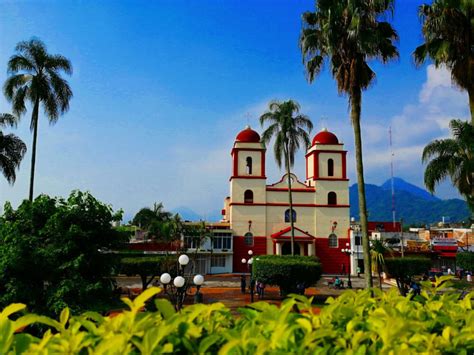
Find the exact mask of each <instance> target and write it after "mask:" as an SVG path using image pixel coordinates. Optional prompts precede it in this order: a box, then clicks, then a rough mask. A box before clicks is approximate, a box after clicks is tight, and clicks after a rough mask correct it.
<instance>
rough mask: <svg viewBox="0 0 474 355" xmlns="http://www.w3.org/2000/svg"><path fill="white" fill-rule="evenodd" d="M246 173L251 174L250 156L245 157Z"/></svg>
mask: <svg viewBox="0 0 474 355" xmlns="http://www.w3.org/2000/svg"><path fill="white" fill-rule="evenodd" d="M246 160H247V165H246V166H247V174H249V175H252V158H251V157H247V159H246Z"/></svg>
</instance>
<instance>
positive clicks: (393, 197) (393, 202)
mask: <svg viewBox="0 0 474 355" xmlns="http://www.w3.org/2000/svg"><path fill="white" fill-rule="evenodd" d="M388 135H389V137H390V177H391V183H392V222H393V228H395V223H396V213H395V188H394V184H393V157H394V156H395V153H394V152H393V145H392V126H390V127H389V128H388Z"/></svg>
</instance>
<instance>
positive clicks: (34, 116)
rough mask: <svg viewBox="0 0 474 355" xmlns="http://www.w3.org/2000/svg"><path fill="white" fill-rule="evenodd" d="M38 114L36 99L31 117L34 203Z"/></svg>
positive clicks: (31, 190) (31, 198) (31, 185)
mask: <svg viewBox="0 0 474 355" xmlns="http://www.w3.org/2000/svg"><path fill="white" fill-rule="evenodd" d="M38 113H39V98H36V100H35V105H34V107H33V113H32V115H31V125H32V127H33V151H32V152H31V174H30V194H29V200H30V202H32V201H33V187H34V184H35V164H36V142H37V139H38Z"/></svg>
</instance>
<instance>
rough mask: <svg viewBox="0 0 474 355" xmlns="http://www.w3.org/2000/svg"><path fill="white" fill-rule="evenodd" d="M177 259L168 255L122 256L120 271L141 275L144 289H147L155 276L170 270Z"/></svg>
mask: <svg viewBox="0 0 474 355" xmlns="http://www.w3.org/2000/svg"><path fill="white" fill-rule="evenodd" d="M174 262H175V259H173V258H170V257H167V256H134V257H126V258H122V259H121V261H120V272H121V273H122V274H126V275H139V276H140V279H141V280H142V289H143V290H145V289H146V288H147V287H148V285H149V284H150V283H151V282H152V281H153V280H154V278H155V277H157V276H159V275H161V274H162V273H163V272H166V271H169V268H170V266H171V264H173V263H174Z"/></svg>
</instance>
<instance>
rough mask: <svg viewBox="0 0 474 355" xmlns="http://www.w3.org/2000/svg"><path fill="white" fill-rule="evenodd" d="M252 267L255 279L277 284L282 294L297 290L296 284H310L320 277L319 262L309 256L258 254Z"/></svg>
mask: <svg viewBox="0 0 474 355" xmlns="http://www.w3.org/2000/svg"><path fill="white" fill-rule="evenodd" d="M252 267H253V272H254V277H255V279H256V280H258V281H261V282H263V283H265V284H268V285H275V286H279V287H280V290H281V291H282V293H283V294H288V293H290V292H297V285H298V284H302V285H304V287H305V288H306V287H309V286H312V285H314V284H316V282H318V280H319V279H320V278H321V264H320V263H319V262H318V259H317V258H315V257H311V256H290V255H264V256H258V257H255V258H254V263H253V265H252Z"/></svg>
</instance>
